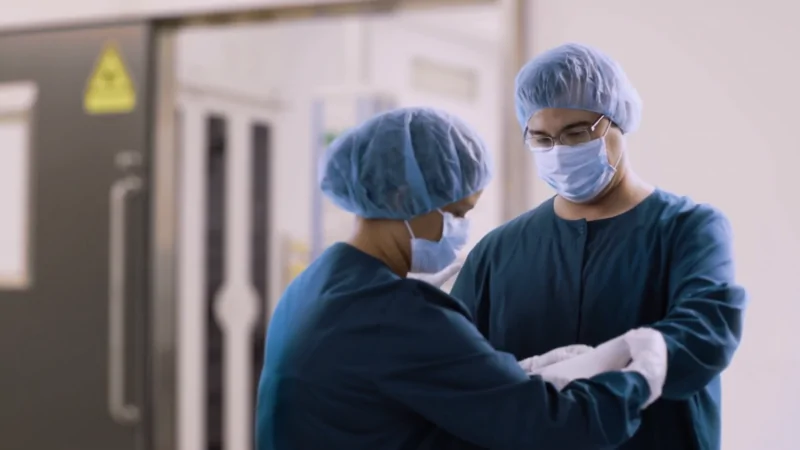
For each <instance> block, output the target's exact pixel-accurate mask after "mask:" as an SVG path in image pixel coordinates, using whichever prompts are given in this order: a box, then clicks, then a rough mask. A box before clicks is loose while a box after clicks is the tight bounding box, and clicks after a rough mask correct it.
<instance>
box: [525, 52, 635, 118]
mask: <svg viewBox="0 0 800 450" xmlns="http://www.w3.org/2000/svg"><path fill="white" fill-rule="evenodd" d="M515 91H516V92H515V106H516V110H517V120H519V123H520V126H521V127H522V128H523V129H525V127H526V126H527V124H528V120H529V119H530V118H531V116H533V115H534V114H535V113H536V112H538V111H539V110H542V109H545V108H567V109H581V110H585V111H594V112H596V113H598V114H603V115H605V116H606V117H608V118H609V119H611V120H612V121H613V122H614V123H615V124H616V125H617V126H618V127H620V128H621V129H622V131H623V132H624V133H631V132H633V131H635V130H636V129H637V128H638V127H639V122H640V121H641V118H642V99H641V98H640V97H639V94H638V93H637V92H636V89H634V88H633V86H632V85H631V82H630V81H629V80H628V77H627V75H625V72H624V71H623V70H622V67H620V65H619V64H617V62H616V61H614V60H613V59H611V58H610V57H609V56H607V55H606V54H604V53H602V52H600V51H599V50H596V49H594V48H591V47H588V46H585V45H581V44H566V45H561V46H559V47H556V48H554V49H551V50H549V51H547V52H545V53H542V54H541V55H539V56H537V57H536V58H534V59H532V60H531V61H529V62H528V64H526V65H525V67H523V68H522V70H520V72H519V74H517V79H516V89H515Z"/></svg>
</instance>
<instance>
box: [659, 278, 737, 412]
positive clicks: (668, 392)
mask: <svg viewBox="0 0 800 450" xmlns="http://www.w3.org/2000/svg"><path fill="white" fill-rule="evenodd" d="M743 305H744V290H743V289H741V288H734V287H726V288H724V289H715V290H707V291H705V292H703V293H702V295H698V296H696V297H694V298H689V299H684V300H683V301H681V304H680V307H678V308H676V309H675V310H674V311H671V312H670V313H669V314H668V316H667V317H666V318H665V319H664V320H661V321H659V322H657V323H655V324H653V325H652V326H651V327H652V328H653V329H655V330H657V331H659V332H661V334H662V335H663V336H664V340H665V341H666V343H667V349H668V354H669V371H668V373H667V380H666V384H665V385H664V392H663V397H664V398H667V399H671V400H680V399H685V398H688V397H690V396H692V395H694V394H695V393H696V392H698V391H699V390H701V389H703V388H704V387H705V386H706V385H707V384H708V383H709V382H711V380H713V379H714V378H715V377H717V376H718V375H719V374H720V373H721V372H722V371H723V370H725V369H726V368H727V367H728V365H729V364H730V362H731V359H732V358H733V354H734V353H735V351H736V349H737V348H738V347H739V342H740V339H741V334H742V320H743V312H744V306H743Z"/></svg>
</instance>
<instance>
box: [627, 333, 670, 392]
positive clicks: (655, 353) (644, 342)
mask: <svg viewBox="0 0 800 450" xmlns="http://www.w3.org/2000/svg"><path fill="white" fill-rule="evenodd" d="M624 339H625V343H626V344H628V347H630V350H631V360H632V361H631V363H630V364H629V365H628V367H626V368H625V369H623V371H630V372H638V373H640V374H641V375H642V376H643V377H644V378H645V379H646V380H647V384H648V385H649V386H650V398H649V399H648V400H647V403H645V405H644V408H647V407H648V406H650V405H651V404H652V403H653V402H654V401H656V400H658V398H659V397H661V393H662V391H663V389H664V382H665V381H666V379H667V365H668V360H667V357H668V354H667V342H666V341H665V340H664V336H663V335H662V334H661V333H660V332H658V331H656V330H654V329H652V328H637V329H635V330H631V331H629V332H628V333H626V334H625V337H624Z"/></svg>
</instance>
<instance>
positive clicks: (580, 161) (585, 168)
mask: <svg viewBox="0 0 800 450" xmlns="http://www.w3.org/2000/svg"><path fill="white" fill-rule="evenodd" d="M533 156H534V158H535V159H536V170H537V172H538V173H539V178H541V179H542V180H544V181H545V182H546V183H547V184H549V185H550V187H552V188H553V189H555V191H556V192H558V195H560V196H561V197H564V199H566V200H569V201H570V202H573V203H586V202H589V201H592V200H593V199H595V198H596V197H597V196H598V195H600V193H601V192H603V190H604V189H605V188H606V187H607V186H608V184H609V183H611V180H612V179H613V178H614V174H615V173H616V172H617V166H618V165H619V161H620V160H621V159H622V155H621V154H620V157H619V159H617V162H616V164H614V165H613V166H612V165H611V164H610V163H609V162H608V153H607V151H606V141H605V139H603V138H600V139H595V140H592V141H589V142H586V143H584V144H579V145H575V146H566V145H556V146H555V147H553V148H552V149H550V150H547V151H536V150H534V151H533Z"/></svg>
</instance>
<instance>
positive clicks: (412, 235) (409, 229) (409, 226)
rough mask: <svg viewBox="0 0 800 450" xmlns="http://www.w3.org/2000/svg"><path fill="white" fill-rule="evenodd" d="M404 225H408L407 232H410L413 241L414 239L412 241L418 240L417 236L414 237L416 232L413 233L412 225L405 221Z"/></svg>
mask: <svg viewBox="0 0 800 450" xmlns="http://www.w3.org/2000/svg"><path fill="white" fill-rule="evenodd" d="M403 223H404V224H406V230H408V234H410V235H411V239H412V240H413V239H416V238H417V237H416V236H414V231H413V230H411V225H410V224H409V223H408V221H407V220H404V221H403Z"/></svg>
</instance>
